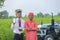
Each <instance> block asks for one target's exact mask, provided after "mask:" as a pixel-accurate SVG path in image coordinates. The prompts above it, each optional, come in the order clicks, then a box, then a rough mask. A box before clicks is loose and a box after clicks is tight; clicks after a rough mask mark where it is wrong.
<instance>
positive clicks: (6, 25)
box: [0, 17, 60, 40]
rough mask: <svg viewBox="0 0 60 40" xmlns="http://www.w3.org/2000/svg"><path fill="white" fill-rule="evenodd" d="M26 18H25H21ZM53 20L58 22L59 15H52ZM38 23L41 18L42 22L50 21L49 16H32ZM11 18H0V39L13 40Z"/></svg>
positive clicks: (59, 20)
mask: <svg viewBox="0 0 60 40" xmlns="http://www.w3.org/2000/svg"><path fill="white" fill-rule="evenodd" d="M23 19H24V20H27V18H23ZM54 19H55V21H57V22H58V23H60V17H54ZM34 20H36V22H37V23H38V24H40V21H41V20H43V22H44V24H47V23H51V17H46V18H34ZM11 21H12V20H11V19H0V40H13V36H14V33H13V30H12V29H11Z"/></svg>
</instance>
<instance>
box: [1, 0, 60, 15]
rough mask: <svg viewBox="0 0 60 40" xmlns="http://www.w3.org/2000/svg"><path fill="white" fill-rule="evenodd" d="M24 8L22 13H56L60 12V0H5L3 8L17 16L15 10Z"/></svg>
mask: <svg viewBox="0 0 60 40" xmlns="http://www.w3.org/2000/svg"><path fill="white" fill-rule="evenodd" d="M16 9H22V14H23V16H24V15H27V14H28V13H29V12H30V11H32V12H34V14H35V15H36V14H37V13H39V12H42V13H43V14H46V13H49V14H51V12H53V13H54V15H56V14H57V13H59V12H60V0H5V3H4V6H3V8H0V11H1V10H7V11H8V12H9V16H15V10H16Z"/></svg>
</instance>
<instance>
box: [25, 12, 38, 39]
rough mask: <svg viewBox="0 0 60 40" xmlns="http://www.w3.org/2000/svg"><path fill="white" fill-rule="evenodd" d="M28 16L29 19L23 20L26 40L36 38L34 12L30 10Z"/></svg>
mask: <svg viewBox="0 0 60 40" xmlns="http://www.w3.org/2000/svg"><path fill="white" fill-rule="evenodd" d="M28 17H29V20H27V21H26V22H25V30H26V40H37V35H36V31H37V23H36V22H35V21H34V20H33V18H34V13H33V12H30V13H29V15H28Z"/></svg>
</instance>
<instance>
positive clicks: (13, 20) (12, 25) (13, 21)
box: [11, 18, 15, 29]
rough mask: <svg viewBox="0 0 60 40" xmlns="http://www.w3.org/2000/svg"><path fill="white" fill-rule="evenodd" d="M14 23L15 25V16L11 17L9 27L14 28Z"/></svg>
mask: <svg viewBox="0 0 60 40" xmlns="http://www.w3.org/2000/svg"><path fill="white" fill-rule="evenodd" d="M14 25H15V18H14V19H12V24H11V28H12V29H14Z"/></svg>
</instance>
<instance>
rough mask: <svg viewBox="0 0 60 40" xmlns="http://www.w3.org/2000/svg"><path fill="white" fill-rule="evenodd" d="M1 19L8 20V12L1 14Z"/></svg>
mask: <svg viewBox="0 0 60 40" xmlns="http://www.w3.org/2000/svg"><path fill="white" fill-rule="evenodd" d="M0 18H8V12H7V11H6V10H4V11H1V12H0Z"/></svg>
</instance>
